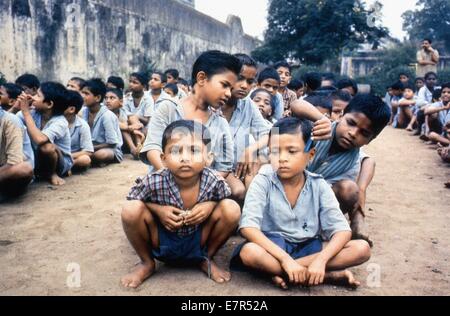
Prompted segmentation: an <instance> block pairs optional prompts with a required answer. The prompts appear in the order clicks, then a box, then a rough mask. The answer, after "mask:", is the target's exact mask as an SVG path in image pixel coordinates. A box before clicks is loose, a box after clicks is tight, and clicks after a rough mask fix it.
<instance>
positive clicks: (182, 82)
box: [178, 78, 189, 87]
mask: <svg viewBox="0 0 450 316" xmlns="http://www.w3.org/2000/svg"><path fill="white" fill-rule="evenodd" d="M178 83H179V84H181V85H183V86H187V87H189V82H188V81H187V80H186V79H183V78H180V79H179V80H178Z"/></svg>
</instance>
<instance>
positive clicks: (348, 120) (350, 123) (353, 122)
mask: <svg viewBox="0 0 450 316" xmlns="http://www.w3.org/2000/svg"><path fill="white" fill-rule="evenodd" d="M347 124H348V125H350V126H356V123H355V121H353V120H351V119H347Z"/></svg>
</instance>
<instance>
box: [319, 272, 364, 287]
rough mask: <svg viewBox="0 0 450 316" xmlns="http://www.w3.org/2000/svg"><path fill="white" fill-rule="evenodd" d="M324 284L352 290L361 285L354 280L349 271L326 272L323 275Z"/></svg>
mask: <svg viewBox="0 0 450 316" xmlns="http://www.w3.org/2000/svg"><path fill="white" fill-rule="evenodd" d="M324 283H326V284H332V285H339V286H350V287H352V288H357V287H358V286H360V285H361V283H360V282H359V281H357V280H356V279H355V276H354V275H353V273H352V272H350V271H349V270H344V271H334V272H327V273H326V274H325V281H324Z"/></svg>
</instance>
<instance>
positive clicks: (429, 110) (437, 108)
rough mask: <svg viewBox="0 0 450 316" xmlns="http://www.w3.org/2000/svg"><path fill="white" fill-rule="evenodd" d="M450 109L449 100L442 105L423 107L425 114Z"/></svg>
mask: <svg viewBox="0 0 450 316" xmlns="http://www.w3.org/2000/svg"><path fill="white" fill-rule="evenodd" d="M449 109H450V102H449V103H447V105H442V106H432V105H431V106H428V107H426V108H425V110H424V112H425V115H431V114H435V113H439V112H441V111H445V110H449Z"/></svg>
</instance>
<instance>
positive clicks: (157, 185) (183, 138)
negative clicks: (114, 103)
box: [122, 120, 241, 288]
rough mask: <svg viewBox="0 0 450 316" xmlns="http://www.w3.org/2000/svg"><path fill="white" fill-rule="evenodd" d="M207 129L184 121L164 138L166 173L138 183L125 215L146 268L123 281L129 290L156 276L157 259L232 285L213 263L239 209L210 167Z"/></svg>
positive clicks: (171, 127) (131, 238)
mask: <svg viewBox="0 0 450 316" xmlns="http://www.w3.org/2000/svg"><path fill="white" fill-rule="evenodd" d="M208 134H209V132H208V129H207V128H206V127H205V126H203V125H202V124H200V123H197V122H194V121H185V120H179V121H175V122H173V123H172V124H170V125H169V126H168V127H167V128H166V130H165V131H164V134H163V139H162V150H163V153H162V154H161V158H162V161H163V163H164V165H165V167H166V168H165V169H162V170H160V171H158V172H155V173H152V174H149V175H147V176H145V177H143V178H139V179H138V180H137V181H136V184H135V186H134V187H133V188H132V189H131V191H130V193H129V194H128V197H127V199H128V200H129V202H128V204H127V205H126V206H125V207H124V208H123V211H122V223H123V227H124V230H125V234H126V235H127V237H128V240H129V241H130V243H131V244H132V246H133V248H134V249H135V250H136V252H137V254H138V256H139V257H140V259H141V264H140V265H139V266H138V267H137V268H136V269H135V270H134V271H133V272H132V273H130V274H128V275H126V276H124V277H123V278H122V284H123V286H125V287H130V288H137V287H139V286H140V285H141V284H142V283H143V282H144V280H146V279H147V278H149V277H150V276H151V275H152V274H153V272H154V271H155V260H154V259H158V260H160V261H163V262H166V263H176V264H180V263H181V264H198V265H199V267H200V268H201V269H202V270H203V271H204V272H205V273H207V274H208V276H209V277H210V278H211V279H212V280H214V281H216V282H217V283H224V282H228V281H229V280H230V279H231V275H230V273H229V272H227V271H224V270H222V269H221V268H219V267H218V266H217V265H216V263H215V262H214V260H213V258H214V255H215V254H216V253H217V251H218V250H219V249H220V247H221V246H222V245H223V244H224V243H225V242H226V241H227V240H228V238H229V237H230V236H231V234H232V233H233V232H234V231H235V230H236V227H237V225H238V222H239V218H240V214H241V213H240V207H239V205H238V204H237V203H236V202H234V201H232V200H229V199H227V197H229V196H230V195H231V190H230V188H229V186H228V185H227V183H226V182H225V180H224V179H223V178H222V177H221V176H220V175H218V174H217V173H216V172H215V171H213V170H211V169H209V168H207V166H208V165H209V164H210V163H211V162H212V159H213V157H212V155H211V153H209V152H208V147H209V146H208V145H209V144H210V142H211V139H210V137H209V135H208Z"/></svg>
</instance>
